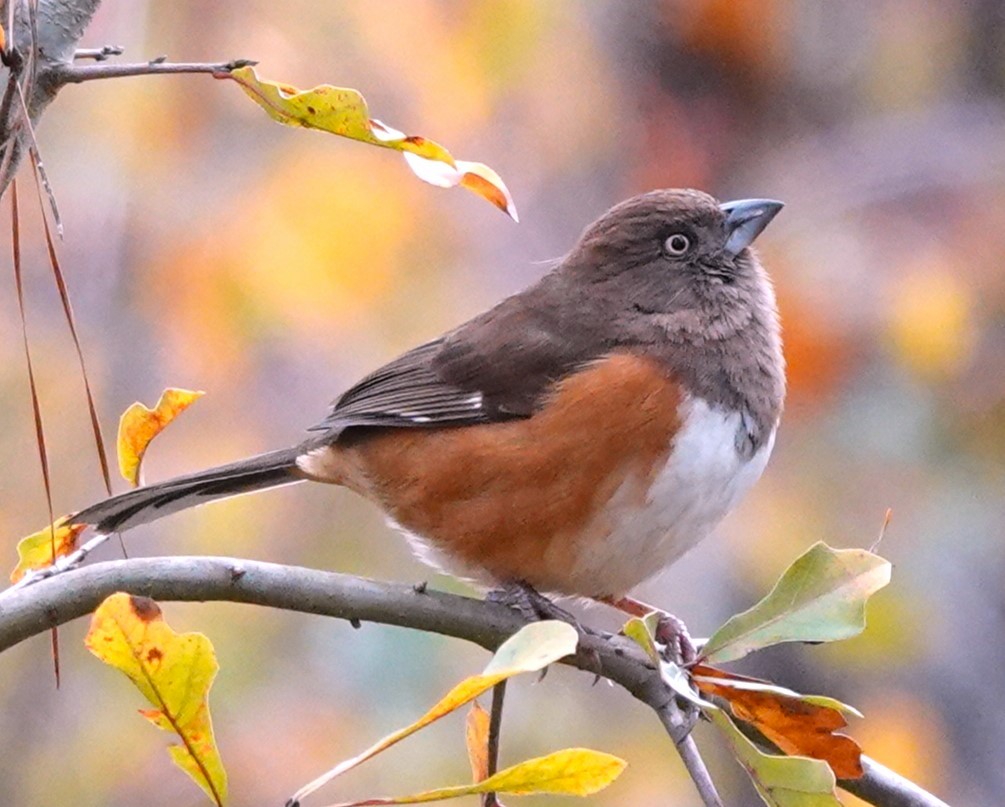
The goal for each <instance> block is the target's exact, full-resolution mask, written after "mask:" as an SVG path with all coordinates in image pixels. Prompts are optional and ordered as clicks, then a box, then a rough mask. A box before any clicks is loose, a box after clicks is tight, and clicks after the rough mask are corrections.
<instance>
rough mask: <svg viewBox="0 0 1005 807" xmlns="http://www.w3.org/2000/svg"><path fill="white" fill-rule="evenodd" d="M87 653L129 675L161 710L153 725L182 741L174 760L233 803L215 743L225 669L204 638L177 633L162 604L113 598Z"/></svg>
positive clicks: (98, 618) (95, 622) (100, 613)
mask: <svg viewBox="0 0 1005 807" xmlns="http://www.w3.org/2000/svg"><path fill="white" fill-rule="evenodd" d="M84 644H85V645H86V646H87V649H88V650H90V651H91V652H92V653H94V655H96V656H97V657H98V658H100V659H101V660H102V661H104V662H105V663H106V664H109V665H111V666H112V667H115V668H117V669H119V670H121V671H122V672H124V673H125V674H126V675H127V676H128V677H129V679H130V680H131V681H132V682H133V683H134V684H135V685H136V688H137V689H139V690H140V692H141V693H142V694H143V697H145V698H146V699H147V700H148V701H149V702H150V703H152V704H153V706H154V707H155V708H153V709H142V710H140V714H142V715H143V716H144V717H145V718H147V720H149V721H150V722H151V723H153V724H154V725H155V726H157V727H158V728H161V729H164V730H165V731H171V732H174V733H175V734H177V735H178V737H179V738H180V739H181V744H180V745H172V746H170V747H169V749H168V751H169V753H170V754H171V758H172V759H173V760H174V761H175V764H176V765H178V767H179V768H181V769H182V770H183V771H185V772H186V773H187V774H188V775H189V776H191V777H192V779H193V780H194V781H195V782H196V784H198V785H199V787H201V788H202V789H203V790H204V791H205V792H206V794H207V795H208V796H209V797H210V798H211V799H212V800H213V802H214V803H215V804H217V805H222V804H223V803H224V802H225V800H226V798H227V774H226V772H225V771H224V769H223V762H222V761H221V759H220V754H219V752H218V751H217V748H216V741H215V739H214V738H213V723H212V720H211V718H210V714H209V704H208V701H207V699H208V697H209V688H210V687H211V686H212V684H213V679H214V678H215V677H216V672H217V670H218V669H219V665H218V664H217V662H216V655H215V653H214V652H213V646H212V644H210V641H209V639H207V638H206V637H205V636H203V635H202V634H201V633H182V634H178V633H175V632H174V631H173V630H172V629H171V628H170V627H169V626H168V625H167V623H166V622H164V619H163V617H162V615H161V609H160V607H158V605H157V603H155V602H154V601H153V600H150V599H147V598H146V597H133V596H131V595H129V594H124V593H122V592H119V593H117V594H113V595H111V596H110V597H108V598H107V599H105V601H104V602H103V603H101V605H99V606H98V608H97V610H96V611H95V612H94V617H93V618H92V620H91V628H90V630H89V631H88V632H87V637H86V638H85V640H84Z"/></svg>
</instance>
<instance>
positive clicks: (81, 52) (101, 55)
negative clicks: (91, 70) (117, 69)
mask: <svg viewBox="0 0 1005 807" xmlns="http://www.w3.org/2000/svg"><path fill="white" fill-rule="evenodd" d="M125 51H126V49H125V48H124V47H122V46H121V45H105V46H104V47H103V48H77V49H76V50H75V51H74V52H73V58H74V59H94V61H96V62H103V61H105V60H106V59H108V58H109V57H110V56H121V55H122V54H123V53H125Z"/></svg>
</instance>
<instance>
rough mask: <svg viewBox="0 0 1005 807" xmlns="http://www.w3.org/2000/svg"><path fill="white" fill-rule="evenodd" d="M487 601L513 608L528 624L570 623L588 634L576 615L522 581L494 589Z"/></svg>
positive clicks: (488, 595)
mask: <svg viewBox="0 0 1005 807" xmlns="http://www.w3.org/2000/svg"><path fill="white" fill-rule="evenodd" d="M485 599H486V600H488V601H489V602H496V603H499V604H500V605H505V606H507V607H508V608H512V609H513V610H514V611H516V612H517V613H518V614H520V616H522V617H523V618H524V619H526V620H527V621H528V622H540V621H541V620H544V619H557V620H559V621H561V622H568V623H569V624H570V625H572V627H574V628H576V629H577V630H579V631H581V632H584V633H585V632H587V631H586V630H585V629H584V628H583V626H582V625H580V624H579V620H578V619H576V617H575V616H574V615H572V614H571V613H569V612H568V611H566V610H565V609H564V608H561V607H560V606H558V605H556V604H555V603H554V602H552V601H551V600H550V599H548V598H547V597H545V596H544V595H543V594H542V593H541V592H539V591H538V590H537V589H536V588H534V587H533V586H532V585H530V583H525V582H523V581H522V580H520V581H517V582H514V583H506V584H505V585H503V586H502V587H501V588H498V589H493V590H492V591H490V592H489V593H488V594H487V595H486V596H485Z"/></svg>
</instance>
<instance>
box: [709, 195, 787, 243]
mask: <svg viewBox="0 0 1005 807" xmlns="http://www.w3.org/2000/svg"><path fill="white" fill-rule="evenodd" d="M783 207H785V205H784V204H782V203H781V202H775V201H773V200H771V199H741V200H739V201H736V202H726V203H724V204H721V205H719V209H720V210H722V212H723V213H725V214H726V245H725V247H724V249H725V250H726V252H728V253H729V254H730V255H733V256H736V255H739V254H740V252H742V251H743V250H744V249H745V248H747V247H749V246H750V245H751V244H752V243H754V239H755V238H757V236H759V235H760V234H761V231H762V230H763V229H764V228H765V227H767V226H768V223H769V222H770V221H771V220H772V219H773V218H774V217H775V216H776V215H778V211H779V210H781V209H782V208H783Z"/></svg>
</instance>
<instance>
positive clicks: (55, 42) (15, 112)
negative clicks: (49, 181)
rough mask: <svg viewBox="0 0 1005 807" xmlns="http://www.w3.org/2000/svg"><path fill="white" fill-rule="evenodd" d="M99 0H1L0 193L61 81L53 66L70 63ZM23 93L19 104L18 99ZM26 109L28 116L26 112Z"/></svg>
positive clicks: (3, 189) (27, 147)
mask: <svg viewBox="0 0 1005 807" xmlns="http://www.w3.org/2000/svg"><path fill="white" fill-rule="evenodd" d="M100 3H101V0H38V2H37V5H36V9H37V12H36V13H34V14H33V13H32V11H31V5H30V3H29V2H28V0H3V2H2V4H0V20H2V22H3V26H4V29H5V31H6V34H7V48H6V50H5V52H4V66H3V69H2V70H0V85H2V86H3V87H4V92H3V100H2V101H0V196H2V195H3V193H4V191H6V190H7V186H8V185H9V184H10V181H11V179H13V177H14V175H15V174H16V173H17V169H18V167H19V166H20V164H21V160H22V159H23V158H24V154H25V152H26V151H27V150H28V149H29V147H30V146H31V144H32V131H33V129H34V127H35V126H36V125H37V123H38V121H39V118H40V117H41V116H42V113H43V112H44V111H45V108H46V107H47V106H48V105H49V104H50V103H51V102H52V99H53V98H55V97H56V93H57V92H58V91H59V88H60V87H61V86H62V83H60V81H59V80H58V79H57V78H56V76H57V74H58V71H59V70H61V69H63V68H65V67H67V66H69V65H71V64H72V62H73V54H74V51H75V50H76V47H77V43H78V42H79V41H80V38H81V37H82V36H83V35H84V30H85V29H86V28H87V26H88V24H89V23H90V21H91V17H93V16H94V12H95V11H96V10H97V8H98V6H99V5H100ZM22 98H23V104H22ZM26 111H27V118H26V117H25V112H26Z"/></svg>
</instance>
